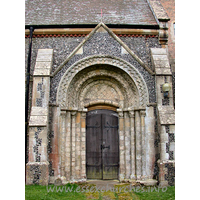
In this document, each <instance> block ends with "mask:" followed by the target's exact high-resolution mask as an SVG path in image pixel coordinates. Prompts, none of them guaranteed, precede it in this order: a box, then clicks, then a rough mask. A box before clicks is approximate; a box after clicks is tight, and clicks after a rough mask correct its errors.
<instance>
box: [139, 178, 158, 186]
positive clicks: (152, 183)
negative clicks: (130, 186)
mask: <svg viewBox="0 0 200 200" xmlns="http://www.w3.org/2000/svg"><path fill="white" fill-rule="evenodd" d="M139 182H140V183H141V184H144V185H145V186H155V185H157V182H158V181H157V180H155V179H148V180H145V181H139Z"/></svg>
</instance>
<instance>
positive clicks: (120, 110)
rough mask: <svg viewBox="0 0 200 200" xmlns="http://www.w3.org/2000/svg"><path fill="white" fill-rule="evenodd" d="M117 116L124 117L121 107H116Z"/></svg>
mask: <svg viewBox="0 0 200 200" xmlns="http://www.w3.org/2000/svg"><path fill="white" fill-rule="evenodd" d="M117 112H118V115H119V118H123V117H124V112H123V111H122V109H117Z"/></svg>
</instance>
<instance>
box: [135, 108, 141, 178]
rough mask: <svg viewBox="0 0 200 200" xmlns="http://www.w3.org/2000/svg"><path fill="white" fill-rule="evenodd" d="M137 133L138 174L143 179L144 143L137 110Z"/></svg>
mask: <svg viewBox="0 0 200 200" xmlns="http://www.w3.org/2000/svg"><path fill="white" fill-rule="evenodd" d="M135 133H136V176H137V180H141V176H142V146H141V145H142V144H141V129H140V113H139V111H135Z"/></svg>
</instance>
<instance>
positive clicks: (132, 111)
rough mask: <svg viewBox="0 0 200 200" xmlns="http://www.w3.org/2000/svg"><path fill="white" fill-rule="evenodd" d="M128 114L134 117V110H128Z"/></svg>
mask: <svg viewBox="0 0 200 200" xmlns="http://www.w3.org/2000/svg"><path fill="white" fill-rule="evenodd" d="M129 116H130V118H134V117H135V113H134V110H131V111H129Z"/></svg>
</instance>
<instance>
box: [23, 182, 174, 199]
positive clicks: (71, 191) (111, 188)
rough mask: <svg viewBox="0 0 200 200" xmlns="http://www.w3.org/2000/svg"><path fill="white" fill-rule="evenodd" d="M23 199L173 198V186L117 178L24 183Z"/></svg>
mask: <svg viewBox="0 0 200 200" xmlns="http://www.w3.org/2000/svg"><path fill="white" fill-rule="evenodd" d="M25 199H26V200H34V199H37V200H42V199H49V200H50V199H59V200H62V199H63V200H64V199H65V200H66V199H70V200H77V199H78V200H87V199H98V200H111V199H117V200H132V199H136V200H146V199H148V200H157V199H158V200H166V199H167V200H173V199H175V186H169V187H162V188H161V187H159V186H149V187H144V186H142V185H139V184H138V183H119V181H117V180H109V181H108V180H91V181H87V182H85V183H74V184H71V183H68V184H67V185H48V186H43V185H26V187H25Z"/></svg>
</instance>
